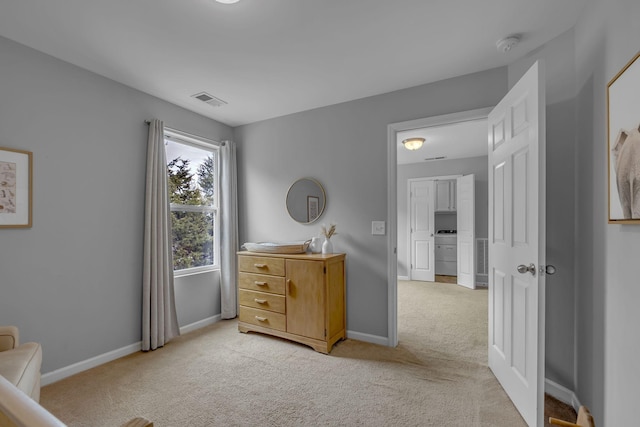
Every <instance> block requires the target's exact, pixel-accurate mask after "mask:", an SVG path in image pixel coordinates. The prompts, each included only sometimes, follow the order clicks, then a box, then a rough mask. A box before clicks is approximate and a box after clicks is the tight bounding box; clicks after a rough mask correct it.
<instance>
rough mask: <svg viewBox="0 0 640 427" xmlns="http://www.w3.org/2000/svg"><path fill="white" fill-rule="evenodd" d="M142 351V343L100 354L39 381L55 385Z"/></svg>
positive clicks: (189, 327)
mask: <svg viewBox="0 0 640 427" xmlns="http://www.w3.org/2000/svg"><path fill="white" fill-rule="evenodd" d="M220 319H221V316H220V315H219V314H218V315H217V316H212V317H208V318H206V319H202V320H200V321H198V322H195V323H191V324H189V325H185V326H183V327H181V328H180V333H181V334H186V333H189V332H192V331H195V330H196V329H200V328H204V327H205V326H209V325H213V324H214V323H216V322H219V321H220ZM141 350H142V341H140V342H137V343H134V344H130V345H128V346H125V347H122V348H119V349H116V350H112V351H109V352H107V353H104V354H100V355H98V356H95V357H92V358H90V359H87V360H83V361H80V362H77V363H74V364H73V365H69V366H65V367H64V368H60V369H56V370H55V371H52V372H47V373H46V374H43V375H42V378H41V381H42V385H43V386H45V385H49V384H52V383H55V382H56V381H60V380H62V379H64V378H67V377H70V376H71V375H75V374H79V373H80V372H83V371H86V370H87V369H91V368H95V367H96V366H100V365H103V364H105V363H107V362H111V361H112V360H116V359H119V358H121V357H124V356H128V355H130V354H133V353H137V352H138V351H141Z"/></svg>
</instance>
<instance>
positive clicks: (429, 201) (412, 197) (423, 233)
mask: <svg viewBox="0 0 640 427" xmlns="http://www.w3.org/2000/svg"><path fill="white" fill-rule="evenodd" d="M434 188H435V187H434V184H433V181H432V180H415V181H410V182H409V204H410V208H409V212H410V214H409V227H410V251H411V253H410V260H411V266H410V270H409V274H410V276H409V278H410V279H411V280H425V281H430V282H432V281H434V280H435V260H434V258H435V257H434V250H435V247H434V232H435V230H434V224H433V222H434V219H435V214H434V200H435V195H434Z"/></svg>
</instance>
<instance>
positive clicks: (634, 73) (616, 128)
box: [607, 53, 640, 224]
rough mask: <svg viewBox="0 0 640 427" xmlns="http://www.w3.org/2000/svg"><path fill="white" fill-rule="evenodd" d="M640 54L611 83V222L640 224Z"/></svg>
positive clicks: (609, 91) (609, 124)
mask: <svg viewBox="0 0 640 427" xmlns="http://www.w3.org/2000/svg"><path fill="white" fill-rule="evenodd" d="M639 58H640V53H638V54H637V55H636V56H635V57H634V58H633V59H632V60H631V61H629V63H628V64H627V65H625V66H624V68H622V70H620V72H619V73H618V74H617V75H616V76H615V77H614V78H613V79H612V80H611V81H610V82H609V84H608V85H607V133H608V141H609V145H608V150H607V151H608V160H609V164H608V168H609V176H608V178H609V223H610V224H613V223H616V224H617V223H621V224H640V103H639V102H638V94H640V59H639Z"/></svg>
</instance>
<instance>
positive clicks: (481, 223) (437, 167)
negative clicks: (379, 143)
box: [397, 156, 489, 277]
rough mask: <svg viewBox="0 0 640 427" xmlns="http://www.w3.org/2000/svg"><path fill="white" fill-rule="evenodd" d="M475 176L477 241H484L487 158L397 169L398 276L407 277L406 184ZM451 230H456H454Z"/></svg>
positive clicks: (485, 233)
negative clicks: (434, 177)
mask: <svg viewBox="0 0 640 427" xmlns="http://www.w3.org/2000/svg"><path fill="white" fill-rule="evenodd" d="M469 174H474V175H475V185H476V208H475V217H476V237H477V238H478V237H487V233H488V228H489V223H488V218H487V216H488V212H489V206H488V197H489V193H488V185H489V183H488V180H489V178H488V160H487V156H482V157H471V158H466V159H453V160H440V161H435V162H425V163H413V164H408V165H398V181H397V184H398V188H397V192H398V276H405V277H406V276H408V275H409V268H408V267H409V253H408V252H409V251H408V248H409V243H408V237H409V236H408V233H409V232H408V230H409V228H408V227H409V224H408V221H409V218H408V215H409V213H408V211H407V209H408V203H409V202H408V200H407V195H408V180H409V179H412V178H427V177H432V176H446V175H469ZM453 228H456V227H455V226H454V227H453Z"/></svg>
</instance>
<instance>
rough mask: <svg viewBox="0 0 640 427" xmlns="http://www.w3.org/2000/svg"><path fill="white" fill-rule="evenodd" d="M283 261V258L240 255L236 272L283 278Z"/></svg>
mask: <svg viewBox="0 0 640 427" xmlns="http://www.w3.org/2000/svg"><path fill="white" fill-rule="evenodd" d="M284 261H285V260H284V259H283V258H269V257H263V256H245V255H242V256H239V257H238V270H240V271H245V272H247V273H260V274H271V275H273V276H284Z"/></svg>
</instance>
